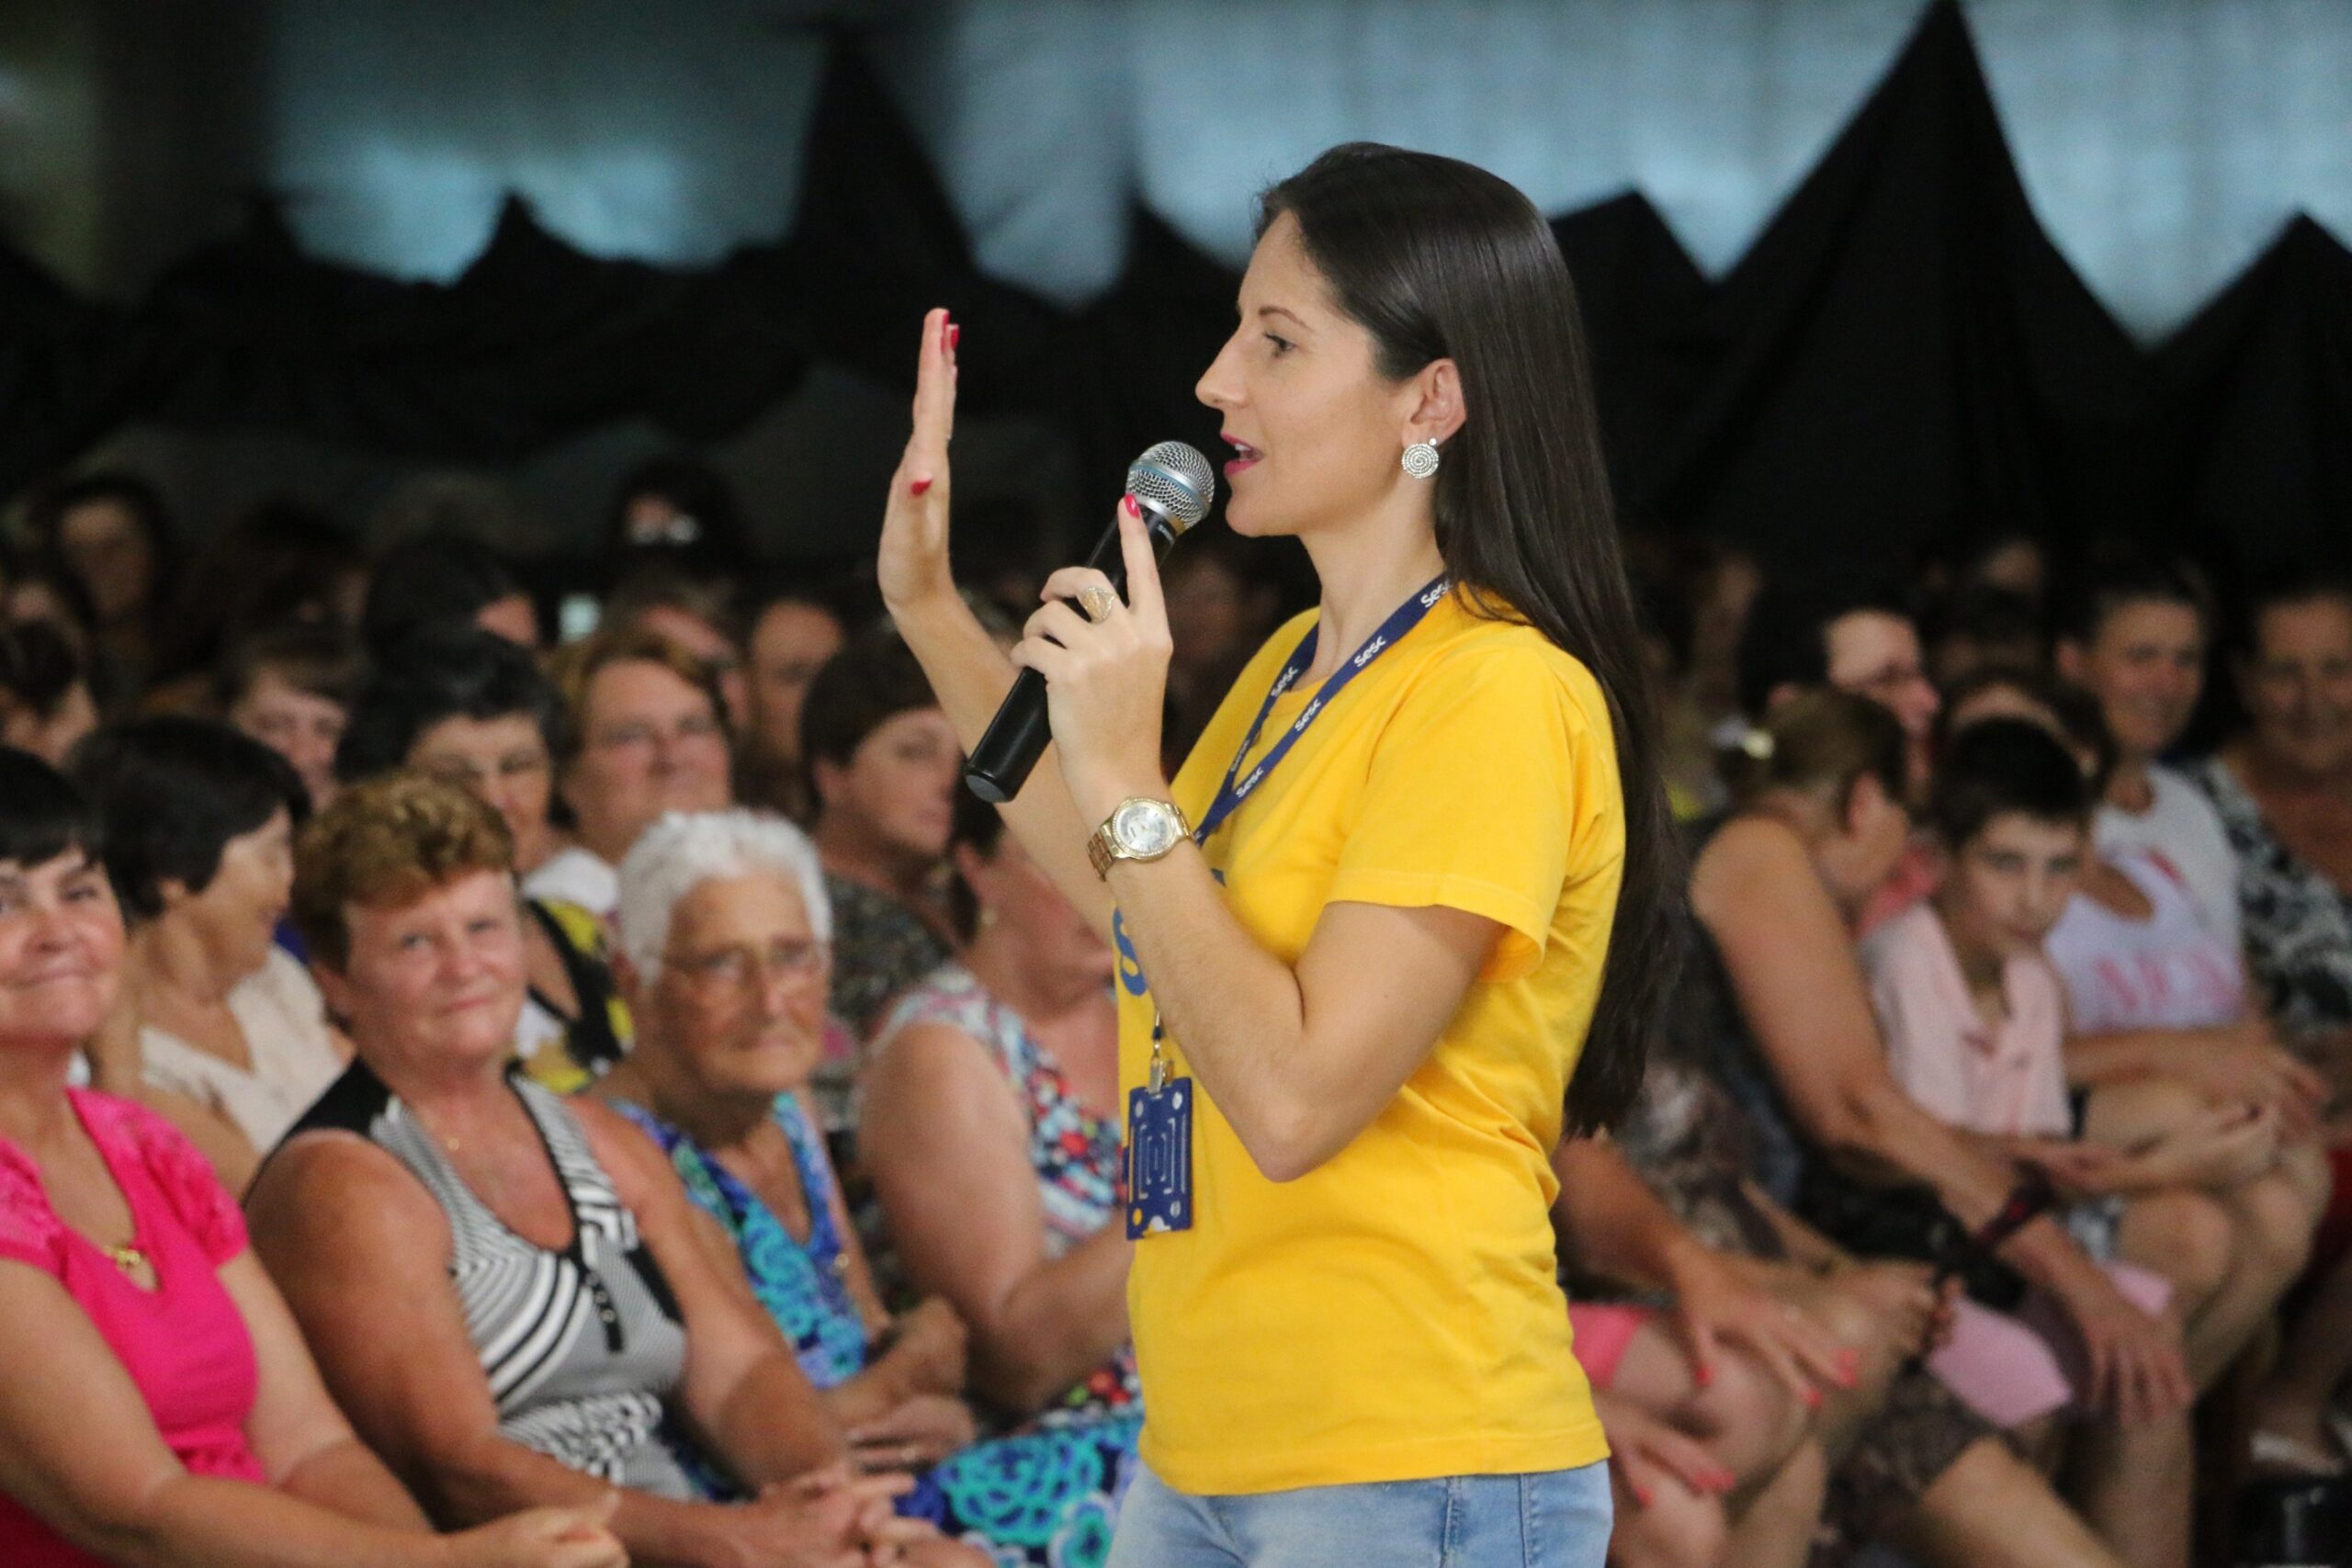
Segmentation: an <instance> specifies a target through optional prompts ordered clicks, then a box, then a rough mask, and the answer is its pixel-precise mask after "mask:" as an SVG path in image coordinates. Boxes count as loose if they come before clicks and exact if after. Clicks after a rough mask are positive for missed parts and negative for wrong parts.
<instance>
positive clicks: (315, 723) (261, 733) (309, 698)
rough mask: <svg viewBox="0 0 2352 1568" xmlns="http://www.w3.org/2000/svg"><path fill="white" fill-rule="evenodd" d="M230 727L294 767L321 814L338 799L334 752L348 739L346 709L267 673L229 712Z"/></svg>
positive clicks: (262, 675) (258, 677)
mask: <svg viewBox="0 0 2352 1568" xmlns="http://www.w3.org/2000/svg"><path fill="white" fill-rule="evenodd" d="M228 718H229V722H230V723H231V724H233V725H235V726H236V727H237V728H239V729H242V730H243V731H244V732H245V733H246V734H247V735H250V736H252V737H253V738H254V739H255V740H258V741H260V742H261V743H262V744H263V745H265V746H266V747H268V748H269V749H270V750H273V751H275V752H277V754H278V755H279V756H281V757H283V758H285V759H286V760H287V761H288V762H289V763H291V764H292V765H293V768H294V771H295V773H298V774H300V776H301V779H302V787H303V788H304V789H306V790H308V791H310V794H311V809H312V810H314V811H322V810H324V809H325V808H326V806H327V803H328V802H329V801H332V800H333V799H334V791H335V779H334V749H335V743H336V742H337V741H339V740H341V739H343V725H344V718H345V714H344V709H343V705H342V704H341V703H335V702H329V701H328V700H327V699H326V698H324V697H322V696H320V695H318V694H315V693H312V692H306V691H304V690H302V688H301V687H300V686H297V685H295V684H294V683H293V682H289V681H288V680H287V679H286V678H285V677H283V676H282V675H280V674H278V673H277V671H275V670H270V669H266V668H265V669H264V670H263V671H261V673H260V674H259V675H257V676H255V677H254V683H253V684H252V685H251V686H249V687H247V688H246V690H245V694H244V695H243V696H242V697H240V698H238V699H237V701H236V703H235V705H232V707H231V708H230V709H229V714H228Z"/></svg>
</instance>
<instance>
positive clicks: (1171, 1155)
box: [1127, 1073, 1193, 1241]
mask: <svg viewBox="0 0 2352 1568" xmlns="http://www.w3.org/2000/svg"><path fill="white" fill-rule="evenodd" d="M1152 1077H1153V1079H1154V1082H1153V1084H1152V1085H1151V1086H1149V1087H1147V1088H1143V1089H1136V1090H1134V1091H1133V1092H1131V1093H1130V1094H1129V1095H1128V1096H1127V1239H1128V1240H1129V1241H1134V1240H1136V1239H1138V1238H1139V1237H1142V1236H1147V1235H1165V1234H1167V1233H1169V1232H1171V1231H1185V1230H1191V1229H1192V1228H1193V1080H1192V1079H1190V1078H1170V1077H1161V1075H1159V1073H1154V1074H1153V1075H1152Z"/></svg>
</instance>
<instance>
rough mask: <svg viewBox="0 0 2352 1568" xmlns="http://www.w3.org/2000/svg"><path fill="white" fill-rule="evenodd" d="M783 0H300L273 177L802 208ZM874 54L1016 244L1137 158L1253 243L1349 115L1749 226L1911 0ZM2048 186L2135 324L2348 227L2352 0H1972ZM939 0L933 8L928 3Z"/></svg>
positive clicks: (1118, 225)
mask: <svg viewBox="0 0 2352 1568" xmlns="http://www.w3.org/2000/svg"><path fill="white" fill-rule="evenodd" d="M783 8H784V7H779V6H777V5H776V4H775V0H682V3H680V4H675V5H666V6H658V7H656V6H645V5H643V4H641V3H630V0H501V3H499V4H496V5H490V6H485V5H481V4H479V3H478V0H401V3H400V4H399V5H396V6H353V5H329V4H294V5H288V6H284V7H283V8H282V9H281V11H280V13H279V17H278V20H277V38H276V40H275V50H274V61H273V71H272V82H273V86H272V89H271V101H272V103H273V105H274V114H273V120H274V126H273V139H274V147H273V152H272V162H273V164H274V169H273V171H272V180H273V183H275V184H277V185H278V186H281V187H283V188H286V189H288V190H289V191H290V192H291V193H292V194H293V197H294V200H293V202H292V204H291V208H292V212H293V216H294V218H295V220H296V221H297V224H298V226H299V227H300V230H301V231H302V233H303V235H304V237H305V238H306V240H307V241H308V242H309V243H311V244H312V245H314V246H315V247H317V248H318V249H320V250H322V252H325V253H327V254H333V255H336V256H339V257H343V258H345V259H348V260H352V261H355V262H358V263H360V264H363V265H369V266H373V267H379V268H382V269H385V270H389V271H393V272H398V273H401V274H406V275H411V276H449V275H450V274H452V273H454V272H455V271H457V270H458V268H460V267H462V266H463V265H464V264H465V262H466V261H467V259H468V258H469V257H470V256H471V255H472V254H474V253H475V252H476V251H477V250H478V249H479V248H480V246H481V243H482V241H483V239H484V238H485V237H486V235H487V234H488V232H489V230H490V225H491V222H492V218H493V216H494V214H495V211H496V207H497V202H498V199H499V197H500V195H501V193H502V192H503V191H504V190H505V189H507V188H509V187H512V188H515V189H519V190H521V191H523V192H524V193H525V194H526V195H527V196H528V197H530V198H531V200H532V201H533V203H534V204H535V206H536V207H537V210H538V212H539V214H540V216H541V218H542V220H544V221H546V222H547V223H548V225H549V226H550V227H551V228H553V229H555V230H556V231H558V232H560V233H562V234H564V235H565V236H567V237H568V238H570V239H571V240H572V241H573V242H574V243H578V244H580V245H581V246H582V247H583V248H585V249H589V250H592V251H595V252H597V253H600V254H621V255H630V256H639V257H644V258H648V259H653V260H662V261H673V262H682V263H692V262H699V261H705V260H708V259H709V258H711V257H713V256H715V255H717V254H720V253H722V252H723V251H724V250H725V249H726V248H727V247H728V246H729V245H730V244H733V243H738V242H741V241H748V240H763V239H770V238H773V237H775V235H776V234H777V233H778V232H780V231H781V230H782V228H783V227H784V225H785V223H786V220H787V218H788V214H789V212H790V209H791V202H792V196H793V189H794V184H795V180H794V175H795V172H796V170H797V164H798V160H799V156H800V151H801V144H802V136H803V129H804V125H805V120H806V115H807V111H808V109H809V105H810V101H811V96H812V90H813V87H814V85H815V83H816V80H817V74H818V71H819V67H820V59H821V46H820V44H819V43H818V42H817V41H816V40H815V39H814V38H813V37H812V36H810V35H809V34H808V33H806V32H805V31H796V30H794V29H792V28H789V27H786V26H784V25H781V24H779V23H777V22H776V21H775V19H774V18H775V17H776V15H777V13H778V11H779V9H783ZM883 9H884V14H885V15H886V16H888V17H896V18H898V19H897V20H894V21H891V22H889V23H888V25H887V26H886V27H885V28H884V29H883V30H882V31H881V32H880V33H879V34H878V35H877V36H878V39H879V43H878V47H877V50H876V53H877V55H878V62H879V63H880V64H881V66H882V67H883V69H884V70H885V72H886V73H888V76H889V77H890V80H891V81H892V83H893V85H894V86H895V87H896V88H897V89H898V91H899V97H900V99H901V101H902V102H903V103H904V104H905V106H906V107H907V110H908V113H909V115H910V118H911V119H912V120H913V122H914V123H915V125H916V127H917V129H918V130H919V132H920V133H921V134H922V137H923V138H924V140H925V141H926V143H927V145H928V146H929V147H930V148H931V150H932V152H933V156H934V157H935V159H936V160H937V162H938V164H939V165H940V167H941V169H942V171H943V173H944V176H945V178H946V180H947V182H948V185H949V187H950V189H951V191H952V193H953V195H954V197H955V198H956V202H957V204H958V206H959V208H960V209H961V210H962V211H963V213H964V215H965V218H966V220H967V224H968V226H969V227H970V229H971V231H972V232H973V234H974V237H975V241H976V243H977V245H978V251H979V254H980V257H981V259H982V262H983V265H986V266H987V267H988V268H989V270H991V271H992V272H995V273H997V274H999V275H1001V276H1006V277H1009V278H1012V279H1015V280H1017V281H1020V282H1023V283H1024V284H1027V285H1029V286H1031V287H1033V288H1038V289H1040V290H1042V291H1044V292H1046V293H1047V294H1050V295H1053V296H1055V297H1057V298H1060V299H1070V300H1075V299H1083V298H1084V297H1086V296H1087V295H1088V294H1090V293H1091V292H1092V291H1094V290H1096V289H1098V288H1102V287H1103V285H1104V284H1105V283H1106V282H1107V281H1108V280H1109V279H1110V278H1112V277H1113V276H1115V275H1116V273H1117V271H1118V268H1119V265H1120V258H1119V254H1118V253H1119V246H1120V243H1121V240H1122V236H1123V235H1124V232H1125V203H1126V201H1127V199H1128V197H1129V194H1130V193H1131V192H1132V191H1134V190H1136V189H1137V188H1140V189H1141V191H1142V192H1143V193H1144V195H1145V197H1146V199H1147V200H1148V202H1149V203H1150V205H1152V206H1153V207H1154V208H1155V209H1158V210H1159V211H1160V212H1161V213H1162V214H1164V215H1165V216H1167V217H1169V218H1170V219H1171V220H1174V221H1175V222H1176V224H1177V225H1178V226H1179V227H1180V228H1181V229H1182V230H1183V231H1185V232H1186V233H1188V234H1190V235H1192V236H1193V238H1194V239H1195V240H1197V241H1198V242H1200V243H1203V244H1204V245H1206V246H1208V247H1210V248H1212V249H1214V250H1216V251H1217V252H1219V253H1221V254H1226V255H1227V256H1234V257H1238V255H1239V254H1240V253H1241V251H1242V249H1243V247H1244V246H1245V244H1246V242H1247V220H1248V198H1249V196H1250V192H1251V191H1252V190H1253V189H1254V188H1256V186H1259V185H1260V184H1261V183H1262V182H1263V181H1265V180H1266V179H1267V178H1269V177H1271V176H1272V175H1277V174H1280V173H1282V172H1285V171H1287V170H1288V169H1290V168H1292V167H1295V165H1296V164H1299V163H1301V162H1303V161H1304V160H1305V159H1306V157H1307V156H1308V155H1309V154H1311V153H1312V152H1315V151H1316V150H1317V149H1318V148H1320V147H1322V146H1325V145H1327V144H1329V142H1332V141H1339V140H1342V139H1345V138H1350V137H1374V138H1379V139H1382V140H1387V141H1402V142H1407V143H1410V144H1414V145H1419V146H1425V147H1430V148H1434V149H1437V150H1441V151H1445V152H1455V153H1458V154H1460V155H1463V156H1465V157H1469V158H1472V159H1475V160H1476V161H1478V162H1480V163H1483V164H1487V165H1489V166H1491V167H1493V168H1495V169H1497V170H1498V171H1499V172H1500V173H1502V174H1504V175H1508V176H1510V178H1511V179H1513V180H1515V181H1517V182H1518V183H1519V184H1520V185H1521V186H1523V187H1524V188H1525V189H1526V190H1527V191H1528V193H1529V194H1530V195H1531V196H1532V197H1535V199H1536V200H1537V201H1538V202H1539V203H1540V204H1542V205H1543V206H1544V207H1545V208H1546V209H1551V210H1554V211H1559V210H1565V209H1568V208H1571V207H1575V206H1578V205H1581V204H1583V203H1586V202H1589V201H1592V200H1595V199H1598V198H1600V197H1604V196H1607V195H1610V194H1611V193H1613V192H1615V191H1617V190H1620V189H1623V188H1624V187H1626V186H1637V187H1638V188H1640V189H1641V190H1643V191H1645V193H1647V194H1648V196H1649V197H1650V198H1651V199H1652V200H1653V201H1654V202H1656V203H1657V206H1658V207H1659V209H1661V210H1662V211H1663V212H1664V213H1665V215H1666V217H1667V219H1668V221H1669V222H1671V223H1672V224H1673V225H1674V227H1675V229H1676V231H1678V232H1679V234H1680V235H1681V237H1682V240H1683V243H1685V244H1686V245H1688V246H1689V247H1690V249H1691V252H1692V254H1694V255H1696V256H1697V257H1698V258H1699V260H1700V261H1701V263H1702V265H1705V266H1707V267H1709V268H1710V269H1719V268H1721V267H1722V266H1724V265H1727V264H1728V263H1729V262H1730V261H1731V260H1733V259H1735V258H1736V256H1737V255H1738V254H1739V253H1740V250H1741V249H1742V247H1743V246H1745V245H1746V243H1747V242H1748V240H1749V239H1750V238H1751V237H1752V236H1753V235H1754V233H1755V232H1756V231H1757V229H1758V227H1759V226H1760V225H1761V224H1762V222H1763V221H1764V220H1765V219H1766V218H1767V217H1768V216H1769V215H1770V212H1771V211H1772V209H1773V208H1774V207H1775V205H1776V204H1777V203H1778V202H1779V201H1780V200H1781V198H1782V197H1784V196H1785V195H1786V194H1787V193H1788V191H1789V189H1790V187H1791V186H1792V185H1793V184H1794V182H1795V181H1796V180H1797V179H1799V178H1800V177H1801V176H1802V175H1804V172H1805V171H1806V170H1807V169H1808V168H1809V167H1811V165H1812V164H1813V162H1814V160H1815V158H1816V157H1818V156H1819V154H1820V152H1821V151H1822V149H1823V148H1824V147H1825V146H1826V144H1827V143H1828V141H1830V139H1831V138H1832V137H1834V136H1835V134H1836V132H1837V130H1838V127H1839V126H1840V125H1841V124H1842V123H1843V122H1844V120H1845V118H1846V117H1847V116H1848V115H1849V114H1850V113H1851V112H1852V110H1853V108H1854V107H1856V105H1857V104H1858V103H1859V102H1860V99H1861V97H1862V96H1863V95H1864V94H1866V93H1867V92H1868V91H1869V89H1870V87H1871V85H1872V84H1873V83H1874V82H1875V81H1876V80H1877V78H1878V76H1879V74H1880V73H1881V72H1883V70H1884V68H1885V66H1886V64H1887V63H1888V62H1889V61H1890V59H1891V58H1892V57H1893V55H1894V51H1896V50H1897V49H1898V48H1899V47H1900V45H1901V43H1902V41H1903V39H1905V36H1906V35H1907V34H1908V32H1909V30H1910V28H1911V27H1912V25H1913V23H1914V22H1915V20H1916V19H1917V14H1918V6H1917V3H1916V0H1493V3H1488V4H1467V3H1459V4H1445V3H1442V0H1410V3H1408V0H1266V3H1241V0H1126V3H1124V4H1119V3H1113V0H922V3H919V4H913V5H907V6H895V7H887V8H883ZM1967 14H1968V16H1969V18H1970V21H1971V23H1972V26H1973V29H1974V31H1975V34H1976V37H1977V39H1978V42H1979V46H1980V48H1981V50H1982V51H1983V54H1984V57H1985V67H1986V72H1987V74H1988V76H1989V77H1990V80H1991V83H1992V86H1993V90H1994V93H1995V96H1996V100H1997V102H1998V104H1999V106H2000V108H2001V112H2002V116H2003V119H2004V122H2005V123H2006V125H2007V128H2008V130H2009V135H2010V139H2011V142H2012V145H2013V146H2014V148H2015V150H2016V152H2017V155H2018V162H2019V165H2020V168H2021V171H2022V174H2023V175H2024V179H2025V183H2026V186H2027V190H2028V192H2029V194H2030V196H2031V197H2032V198H2033V200H2034V203H2035V205H2036V207H2037V209H2039V210H2040V212H2041V216H2042V219H2043V220H2044V222H2045V223H2046V224H2047V225H2048V226H2049V228H2050V230H2051V231H2052V235H2053V237H2054V238H2055V239H2056V241H2057V243H2058V244H2059V246H2060V248H2061V249H2062V250H2063V251H2064V253H2065V254H2067V256H2068V257H2069V258H2070V259H2072V261H2073V262H2074V263H2075V265H2076V266H2077V267H2078V268H2079V269H2080V270H2081V271H2082V273H2083V274H2084V276H2085V277H2086V281H2088V283H2089V284H2090V285H2091V287H2092V288H2093V289H2094V290H2095V291H2096V292H2097V293H2098V295H2099V297H2100V298H2101V299H2105V300H2106V301H2107V303H2108V304H2109V308H2110V309H2112V310H2115V311H2116V313H2117V314H2118V315H2119V316H2120V317H2121V318H2122V319H2123V320H2124V321H2125V322H2126V323H2127V324H2128V325H2129V326H2131V328H2132V329H2133V330H2134V331H2135V332H2138V333H2142V334H2143V335H2150V336H2153V335H2155V334H2158V333H2162V332H2164V331H2165V330H2167V329H2168V328H2170V327H2172V326H2174V325H2176V324H2177V323H2178V322H2179V321H2181V320H2182V319H2183V318H2185V317H2186V316H2187V315H2188V314H2189V313H2190V312H2192V311H2193V310H2195V309H2196V308H2197V307H2198V306H2199V304H2201V303H2202V302H2203V301H2204V300H2205V299H2207V298H2208V297H2210V295H2211V293H2212V291H2213V290H2214V289H2215V288H2218V287H2219V286H2220V285H2222V283H2224V282H2226V281H2227V280H2228V279H2229V278H2230V277H2231V276H2233V275H2234V274H2235V273H2236V272H2237V271H2238V269H2239V268H2241V267H2242V266H2244V265H2245V263H2246V261H2247V260H2248V259H2250V258H2251V257H2252V255H2253V254H2255V253H2256V251H2258V250H2259V249H2260V248H2261V247H2262V245H2263V244H2264V243H2266V241H2267V239H2268V238H2269V236H2270V235H2271V233H2272V232H2273V231H2275V230H2276V229H2277V228H2278V224H2279V223H2280V222H2281V221H2282V220H2284V219H2285V218H2286V217H2287V215H2288V214H2289V213H2290V212H2291V211H2293V210H2295V209H2299V208H2300V209H2303V210H2306V211H2309V212H2311V213H2312V215H2314V216H2315V217H2317V218H2319V219H2320V220H2322V221H2323V222H2325V223H2327V224H2329V225H2330V226H2331V227H2332V228H2333V229H2334V230H2335V231H2336V232H2337V233H2338V234H2342V235H2352V4H2345V3H2342V0H1975V3H1974V4H1972V5H1970V6H1968V7H1967ZM909 18H916V19H911V20H910V19H909Z"/></svg>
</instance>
